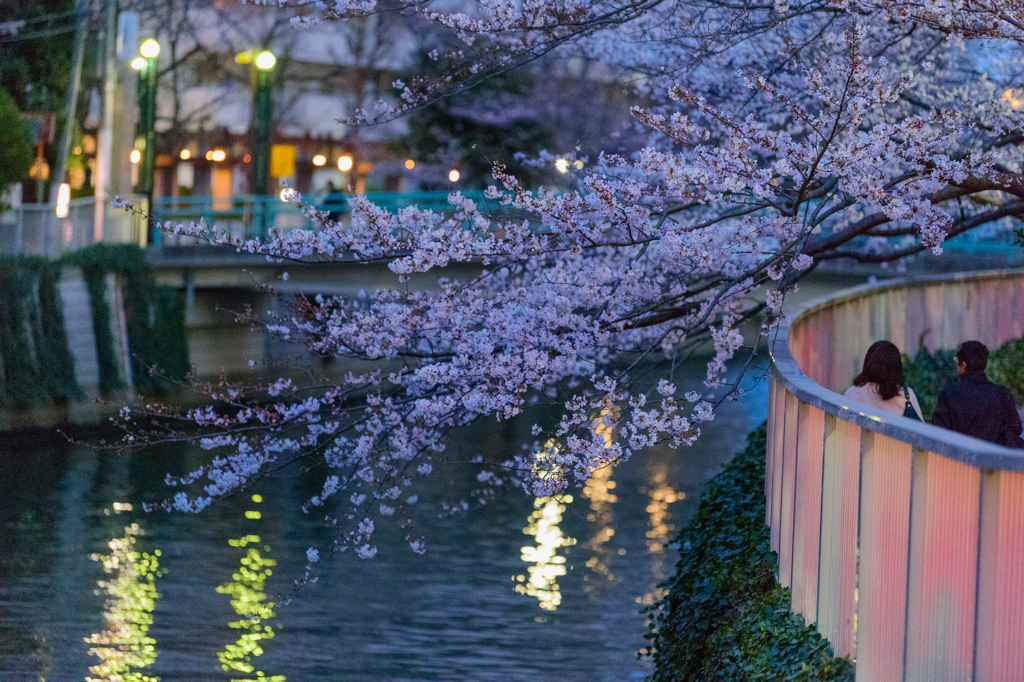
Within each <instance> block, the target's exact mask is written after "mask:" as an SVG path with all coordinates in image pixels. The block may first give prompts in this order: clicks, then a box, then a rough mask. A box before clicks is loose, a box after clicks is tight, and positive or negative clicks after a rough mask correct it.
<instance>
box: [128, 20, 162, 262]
mask: <svg viewBox="0 0 1024 682" xmlns="http://www.w3.org/2000/svg"><path fill="white" fill-rule="evenodd" d="M139 54H140V55H141V57H138V58H136V59H135V60H134V61H132V68H137V69H138V72H139V125H138V129H137V133H136V136H135V149H136V150H137V151H139V152H140V154H139V156H140V158H139V161H138V163H139V182H138V185H137V191H138V192H139V193H140V194H145V195H146V210H147V211H149V212H150V213H152V212H153V184H154V183H153V163H154V161H155V159H156V146H155V142H154V136H155V130H156V87H157V73H156V58H157V56H158V55H159V54H160V43H158V42H156V41H155V40H153V39H152V38H149V39H148V40H146V41H145V42H143V43H142V45H140V46H139ZM132 156H133V162H134V156H135V152H132ZM155 229H156V226H155V224H153V223H150V225H149V228H148V230H147V235H146V237H147V242H148V243H150V244H152V243H154V241H155V237H156V234H155Z"/></svg>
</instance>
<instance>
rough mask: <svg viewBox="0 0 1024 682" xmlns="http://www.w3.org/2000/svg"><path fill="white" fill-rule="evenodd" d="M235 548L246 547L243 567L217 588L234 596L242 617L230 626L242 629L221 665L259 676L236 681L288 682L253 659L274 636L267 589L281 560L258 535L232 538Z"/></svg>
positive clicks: (250, 515) (251, 516) (233, 603)
mask: <svg viewBox="0 0 1024 682" xmlns="http://www.w3.org/2000/svg"><path fill="white" fill-rule="evenodd" d="M252 500H253V502H256V503H259V502H262V500H263V498H262V497H260V496H259V495H253V496H252ZM260 516H261V515H260V513H259V512H258V511H254V510H250V511H247V512H246V513H245V517H246V518H247V519H253V520H255V519H259V518H260ZM228 544H229V545H231V546H232V547H241V548H245V550H246V552H245V556H243V557H242V558H241V560H240V563H241V566H240V568H239V569H238V571H237V572H236V573H233V574H232V575H231V581H230V582H226V583H224V584H223V585H220V586H218V587H217V593H218V594H227V595H230V596H231V606H232V607H233V608H234V609H235V613H237V614H238V615H239V616H241V617H242V618H241V620H236V621H232V622H230V623H228V627H230V628H232V629H235V630H240V631H241V632H240V633H239V635H238V641H236V642H235V643H234V644H228V645H227V646H225V647H224V650H223V651H219V652H217V658H218V659H219V660H220V663H221V668H223V669H224V670H226V671H228V672H242V673H246V674H253V673H255V675H256V676H255V677H247V678H244V679H242V678H232V682H284V680H285V676H284V675H272V676H269V677H268V676H267V675H265V674H264V673H263V671H262V670H256V666H254V665H253V664H252V663H251V661H252V659H254V658H256V657H257V656H262V655H263V647H262V646H261V644H260V643H261V642H263V641H264V640H268V639H271V638H273V637H274V630H273V628H271V627H270V626H269V625H265V624H264V621H266V620H269V619H271V618H273V617H274V615H275V614H274V602H268V601H267V594H266V592H264V591H263V588H264V583H265V582H266V580H267V578H269V577H270V576H271V574H272V573H273V570H272V569H271V567H272V566H276V565H277V562H276V561H274V560H273V559H271V558H269V557H265V556H263V555H262V554H260V550H259V547H258V545H259V544H260V537H259V536H258V535H252V534H249V535H245V536H243V537H240V538H238V539H232V540H228ZM263 551H265V552H269V551H270V547H269V546H268V545H264V546H263Z"/></svg>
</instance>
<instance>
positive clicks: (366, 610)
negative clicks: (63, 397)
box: [0, 367, 766, 682]
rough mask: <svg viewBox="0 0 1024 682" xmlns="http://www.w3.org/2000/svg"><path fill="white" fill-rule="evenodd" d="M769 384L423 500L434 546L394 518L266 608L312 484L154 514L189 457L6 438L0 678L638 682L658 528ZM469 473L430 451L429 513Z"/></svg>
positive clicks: (756, 413) (707, 473)
mask: <svg viewBox="0 0 1024 682" xmlns="http://www.w3.org/2000/svg"><path fill="white" fill-rule="evenodd" d="M693 369H695V370H696V371H697V372H698V373H699V371H700V370H699V368H697V367H694V368H693ZM765 396H766V386H765V383H764V382H761V383H759V384H758V385H756V386H755V387H754V388H753V389H752V390H751V391H750V392H749V393H748V394H747V395H746V396H745V397H744V398H743V399H741V401H740V402H738V403H734V404H731V405H728V406H725V407H723V408H722V409H721V411H720V412H719V414H718V416H717V418H716V419H715V421H714V422H712V423H710V424H707V425H704V428H703V431H704V435H703V437H702V438H701V439H700V441H699V442H698V444H697V445H695V446H694V447H692V448H688V449H684V450H681V451H671V450H668V449H661V450H657V451H654V452H650V453H647V454H644V455H639V456H636V457H634V459H633V460H631V461H630V462H627V463H626V464H624V465H621V466H620V467H618V468H616V469H615V470H614V471H611V472H606V473H604V474H601V475H599V476H596V477H595V478H594V479H592V480H591V482H590V484H589V485H588V486H587V487H586V489H583V490H576V491H573V493H572V498H573V499H572V501H571V502H568V501H566V502H567V503H565V504H559V503H558V502H556V501H553V500H534V499H533V498H530V497H527V496H526V495H525V494H523V493H522V492H521V491H518V490H512V491H509V492H508V493H507V494H505V495H504V496H503V497H502V498H501V499H499V500H498V501H497V502H496V503H494V504H492V505H490V506H487V507H484V508H481V509H477V510H473V511H471V512H469V513H466V514H464V515H462V516H458V517H455V518H452V519H446V520H439V519H437V518H434V517H435V516H436V514H424V518H423V520H422V525H421V529H422V530H424V531H425V534H426V536H427V539H428V543H429V544H428V551H427V553H426V555H424V556H417V555H415V554H413V553H412V552H411V551H410V550H409V549H408V545H407V544H406V543H405V542H404V541H401V539H400V538H397V537H395V538H390V537H389V536H388V535H387V533H385V534H384V535H383V536H381V537H378V538H377V540H378V546H379V548H380V553H379V554H378V556H377V558H375V559H372V560H369V561H364V560H360V559H358V558H356V557H355V556H352V555H351V554H350V553H345V554H341V555H335V556H334V557H333V558H331V559H330V560H329V561H326V562H322V573H321V576H320V578H319V580H318V582H317V583H315V584H311V585H308V586H306V587H305V588H303V589H302V590H301V591H299V592H298V593H297V594H296V595H295V597H294V599H293V600H292V601H291V603H289V604H287V605H280V604H277V605H274V606H272V608H270V610H269V611H268V610H267V609H268V608H269V604H268V602H275V601H278V595H280V594H281V593H284V592H287V591H288V590H289V589H290V586H291V583H292V580H293V579H294V578H296V577H298V576H300V575H301V574H302V567H303V565H304V563H305V550H306V548H307V547H310V546H314V547H315V546H322V545H323V544H325V543H326V542H327V541H328V539H329V538H330V537H331V536H330V535H329V534H328V533H327V531H326V530H325V529H323V528H321V527H320V526H318V525H317V524H316V523H315V522H314V520H313V519H310V518H309V517H307V516H304V515H303V514H302V512H301V510H300V509H299V507H300V505H301V503H302V501H303V500H304V499H307V498H308V497H309V496H310V495H311V494H315V492H316V490H315V489H314V488H313V487H312V484H310V483H308V482H306V481H305V480H304V479H303V478H302V477H298V476H294V475H292V474H287V475H282V476H280V477H278V478H276V479H274V480H272V481H269V482H266V483H264V484H262V485H261V487H260V488H258V489H256V490H253V491H251V493H253V494H255V495H257V497H256V498H255V500H259V501H258V502H257V501H255V500H254V498H252V497H250V496H249V495H247V496H245V497H239V498H238V499H235V500H232V501H231V502H229V503H227V504H223V505H219V506H216V507H214V508H212V509H210V510H207V511H206V512H203V513H202V514H200V515H198V516H192V515H185V514H171V515H168V514H164V513H153V514H147V513H144V512H142V511H141V503H142V502H143V501H147V500H149V501H154V500H158V499H161V498H162V497H163V496H164V495H166V494H167V492H168V491H167V489H166V488H165V487H164V485H163V478H164V475H165V474H166V473H168V472H173V473H181V472H183V471H185V470H186V469H188V468H189V467H191V466H194V465H195V464H196V463H197V462H199V461H200V459H199V454H198V453H196V452H194V451H190V450H188V449H186V448H181V447H178V448H161V449H157V448H152V449H150V450H147V451H140V452H136V453H133V454H130V455H126V454H118V453H114V452H97V451H94V450H91V449H89V448H86V447H84V446H81V445H69V444H66V443H62V442H60V440H59V439H43V440H40V439H39V438H29V437H24V436H11V435H5V436H2V437H0V680H4V681H5V682H21V681H29V680H31V681H33V682H37V681H38V680H83V679H84V678H86V677H89V676H91V677H95V678H97V679H110V677H109V675H111V674H112V673H109V672H108V673H99V672H94V673H92V674H90V672H89V668H90V666H99V665H101V664H103V663H104V661H106V663H107V665H108V666H109V669H110V670H116V669H117V665H118V661H119V660H122V661H123V660H124V659H118V658H117V656H115V655H114V654H113V653H111V651H112V650H113V649H117V648H118V647H121V648H124V649H130V648H131V647H132V646H135V648H136V649H138V651H137V652H135V653H134V655H135V656H136V658H135V659H131V660H129V661H128V662H129V663H134V665H135V666H136V667H133V668H130V669H131V670H134V671H137V672H139V673H141V674H144V675H147V676H151V677H161V678H162V679H163V680H229V679H247V680H248V679H253V680H255V679H276V680H285V679H286V680H290V681H293V682H304V681H312V680H375V681H376V680H584V681H594V682H597V681H603V680H609V681H612V680H630V679H636V678H642V677H643V676H644V675H645V674H647V673H649V672H650V663H649V661H647V660H638V658H637V656H636V652H637V651H638V650H639V649H641V648H642V647H643V646H644V644H645V640H644V639H643V634H644V632H645V631H646V625H645V623H646V621H645V617H644V616H643V615H641V613H640V610H641V608H642V605H643V604H644V603H649V602H651V601H652V600H654V599H655V598H656V596H657V585H658V583H659V581H661V580H663V579H664V578H666V577H668V576H669V575H670V574H671V573H672V572H673V570H674V566H675V563H676V554H675V550H673V549H671V548H665V547H664V546H663V543H665V542H666V541H669V540H670V538H671V537H672V535H673V531H674V529H676V528H678V527H679V526H680V525H681V524H683V523H684V522H685V521H686V520H687V519H688V518H689V517H690V516H691V515H692V514H693V512H694V510H695V509H696V505H697V500H698V495H699V489H700V486H701V484H702V483H703V482H704V481H706V480H707V479H708V478H709V477H711V476H713V475H714V474H715V473H716V472H717V471H718V470H720V468H721V466H722V464H723V463H724V462H725V461H727V460H728V458H729V457H730V456H731V455H732V454H733V453H734V452H736V451H737V450H738V449H739V448H740V447H742V445H743V443H744V439H745V436H746V434H747V432H748V431H749V430H751V429H752V428H753V427H755V426H756V425H757V424H758V423H760V422H761V421H762V420H763V419H764V417H765V404H766V399H765ZM528 426H529V425H528V424H525V425H515V424H514V423H513V424H510V425H495V424H494V423H489V424H486V425H480V426H478V427H474V428H473V429H471V430H470V431H468V432H467V433H465V434H463V435H462V436H461V438H460V440H459V441H458V442H457V443H456V447H455V448H453V458H454V459H458V458H459V457H460V456H462V455H463V454H464V455H466V456H467V458H468V456H469V455H472V454H474V452H479V451H486V452H489V453H491V454H492V455H496V456H498V457H499V458H503V456H502V455H503V454H505V453H507V454H508V455H511V454H514V453H516V452H518V449H519V444H520V443H521V442H523V441H524V440H528V434H527V432H526V429H527V428H528ZM464 473H465V471H464V470H463V469H462V468H460V467H459V466H457V465H452V466H451V467H450V468H447V469H446V468H440V470H439V471H437V472H436V473H435V476H434V477H433V478H435V479H437V482H438V486H437V490H434V491H427V492H426V493H425V494H423V495H421V497H422V498H423V501H422V502H421V503H420V505H418V506H422V507H424V509H423V510H421V511H427V510H430V509H431V508H433V510H434V511H436V508H437V507H436V505H439V503H440V501H441V499H442V497H443V495H444V494H451V490H455V491H456V492H458V491H459V490H469V489H470V488H471V487H472V486H471V484H472V483H473V481H472V479H471V477H466V476H464V475H463V474H464ZM467 478H469V480H466V479H467ZM445 491H448V492H447V493H445ZM378 532H380V531H378ZM132 552H134V553H132ZM157 552H159V556H156V553H157ZM143 555H150V558H146V557H145V556H143ZM104 557H106V558H107V559H106V563H107V565H108V571H105V570H104V564H103V559H104ZM111 557H113V558H111ZM115 561H116V565H115ZM246 613H257V614H259V615H260V616H261V618H259V619H257V620H255V621H254V620H251V619H247V618H246V617H245V614H246ZM240 614H242V615H240ZM271 614H273V615H271ZM149 620H151V625H150V626H149V628H148V632H146V631H145V627H144V626H145V624H146V622H147V621H149ZM267 628H269V630H268V629H267ZM118 638H120V639H119V642H120V643H117V642H115V644H111V641H113V640H118ZM87 640H92V641H91V642H87ZM90 649H92V650H94V651H93V653H92V654H90ZM103 649H106V654H103V652H102V650H103ZM97 653H99V654H100V655H96V654H97ZM246 657H248V659H247V660H246ZM224 665H228V666H229V668H230V666H234V668H233V671H232V672H228V671H226V670H225V669H224V667H223V666H224ZM247 666H252V667H251V668H250V669H248V671H247ZM104 675H107V676H106V677H105V676H104ZM260 675H262V676H263V677H262V678H260ZM140 679H141V678H140Z"/></svg>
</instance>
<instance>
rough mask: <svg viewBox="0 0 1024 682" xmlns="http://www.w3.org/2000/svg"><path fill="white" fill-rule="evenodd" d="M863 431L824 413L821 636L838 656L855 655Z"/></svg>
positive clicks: (820, 592) (820, 571)
mask: <svg viewBox="0 0 1024 682" xmlns="http://www.w3.org/2000/svg"><path fill="white" fill-rule="evenodd" d="M860 437H861V428H860V427H859V426H857V425H856V424H851V423H850V422H848V421H843V420H842V419H839V418H837V417H834V416H832V415H830V414H829V415H825V457H824V462H823V471H822V503H821V554H820V569H819V576H818V617H817V620H818V632H820V633H821V634H822V636H824V637H825V638H826V639H827V640H828V641H829V642H831V643H832V650H833V651H834V652H835V654H836V656H852V655H853V614H854V607H855V601H854V590H855V588H856V584H857V503H858V498H859V496H860V476H859V471H860Z"/></svg>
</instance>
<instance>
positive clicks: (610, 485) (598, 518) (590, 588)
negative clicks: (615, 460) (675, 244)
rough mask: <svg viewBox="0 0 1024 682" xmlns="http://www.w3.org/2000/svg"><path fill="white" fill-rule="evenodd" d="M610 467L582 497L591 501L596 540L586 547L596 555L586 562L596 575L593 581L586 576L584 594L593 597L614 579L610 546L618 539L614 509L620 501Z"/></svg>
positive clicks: (589, 517) (589, 481)
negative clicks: (614, 492) (614, 524)
mask: <svg viewBox="0 0 1024 682" xmlns="http://www.w3.org/2000/svg"><path fill="white" fill-rule="evenodd" d="M611 476H612V469H611V467H601V468H600V469H597V470H595V471H594V473H592V474H591V476H590V478H589V479H587V484H586V485H585V486H583V497H585V498H587V499H588V500H590V512H589V513H588V514H587V520H588V521H591V522H593V524H594V526H595V530H594V536H593V537H592V538H591V539H590V541H589V542H587V544H586V547H587V548H588V549H590V550H591V551H592V552H593V553H594V554H593V556H592V557H590V558H589V559H587V564H586V565H587V568H589V569H590V570H591V571H592V572H593V573H594V576H595V578H597V579H596V580H594V581H591V580H590V576H589V575H588V576H584V578H583V580H584V583H585V584H584V588H583V589H584V591H585V592H587V593H588V594H593V593H595V592H596V591H597V590H599V589H600V588H601V586H603V585H607V584H608V582H609V581H611V580H614V579H615V574H614V573H612V571H611V559H612V554H613V553H612V549H611V547H609V546H608V542H609V541H610V540H611V539H612V537H613V536H614V535H615V528H614V527H613V520H614V519H613V516H612V505H613V504H614V503H615V502H617V501H618V498H617V497H616V496H615V495H614V494H613V493H612V492H611V491H612V490H613V489H614V488H615V481H613V480H611Z"/></svg>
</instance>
